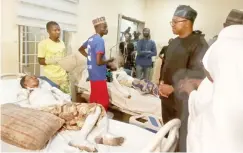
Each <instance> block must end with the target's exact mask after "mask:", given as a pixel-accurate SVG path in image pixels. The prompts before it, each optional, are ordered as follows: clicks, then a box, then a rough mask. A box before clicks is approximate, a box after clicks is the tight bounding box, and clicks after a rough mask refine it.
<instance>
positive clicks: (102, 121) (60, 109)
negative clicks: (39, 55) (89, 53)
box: [18, 76, 124, 152]
mask: <svg viewBox="0 0 243 153" xmlns="http://www.w3.org/2000/svg"><path fill="white" fill-rule="evenodd" d="M46 83H47V82H45V81H43V80H39V79H38V78H36V77H35V76H24V77H23V78H22V79H21V80H20V85H21V87H22V88H23V90H22V91H21V93H19V94H18V98H19V99H21V100H23V99H26V100H25V102H22V103H20V105H21V106H22V107H29V108H33V109H38V110H42V111H46V112H49V113H52V114H54V115H56V116H58V117H60V118H62V119H64V120H65V123H64V125H63V127H62V128H61V129H60V130H80V132H79V133H78V134H77V135H75V137H73V138H72V140H71V141H70V142H69V145H70V146H73V147H76V148H78V149H80V150H85V151H88V152H94V151H97V150H96V148H95V145H94V144H92V143H91V142H89V141H88V140H87V137H88V135H89V133H90V132H91V131H92V129H93V128H94V126H95V125H97V127H98V128H99V129H101V133H100V134H99V135H98V136H97V137H96V138H95V142H96V143H97V144H105V145H112V146H119V145H121V144H122V143H123V141H124V138H122V137H117V136H114V135H113V134H111V133H109V132H108V123H109V122H108V118H107V115H106V112H105V110H104V108H103V107H102V106H101V105H99V104H96V103H92V104H91V103H90V104H88V103H72V102H71V100H70V96H69V95H67V94H64V93H63V92H61V91H60V90H58V89H57V88H55V87H50V86H48V85H47V84H46Z"/></svg>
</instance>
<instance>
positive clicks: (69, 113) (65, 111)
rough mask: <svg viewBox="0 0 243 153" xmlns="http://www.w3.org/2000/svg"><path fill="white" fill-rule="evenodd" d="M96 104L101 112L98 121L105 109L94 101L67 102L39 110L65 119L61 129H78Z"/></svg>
mask: <svg viewBox="0 0 243 153" xmlns="http://www.w3.org/2000/svg"><path fill="white" fill-rule="evenodd" d="M97 106H99V107H101V109H102V113H101V115H100V117H99V119H98V121H100V120H101V119H102V118H103V117H104V116H105V115H106V111H105V109H104V108H103V107H102V106H101V105H99V104H96V103H68V104H64V105H56V106H52V107H46V108H43V109H41V110H42V111H45V112H49V113H51V114H54V115H56V116H58V117H60V118H61V119H64V120H65V123H64V125H63V127H62V128H61V131H62V130H80V129H81V128H82V127H83V125H84V122H85V120H86V118H87V116H88V115H89V114H90V113H94V111H95V108H96V107H97Z"/></svg>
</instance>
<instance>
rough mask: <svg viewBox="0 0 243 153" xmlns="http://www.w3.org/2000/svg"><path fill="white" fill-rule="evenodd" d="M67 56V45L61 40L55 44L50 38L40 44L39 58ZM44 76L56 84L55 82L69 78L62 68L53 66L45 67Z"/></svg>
mask: <svg viewBox="0 0 243 153" xmlns="http://www.w3.org/2000/svg"><path fill="white" fill-rule="evenodd" d="M65 56H66V50H65V44H64V43H63V41H61V40H60V41H59V42H54V41H52V40H51V39H49V38H48V39H45V40H43V41H41V42H40V43H39V44H38V57H39V58H45V59H52V58H53V59H55V58H63V57H65ZM44 75H45V76H46V77H47V78H49V79H51V80H52V81H54V82H55V80H65V79H66V78H67V73H66V71H65V70H64V69H63V68H61V66H59V65H52V64H50V65H45V66H44ZM55 83H56V82H55Z"/></svg>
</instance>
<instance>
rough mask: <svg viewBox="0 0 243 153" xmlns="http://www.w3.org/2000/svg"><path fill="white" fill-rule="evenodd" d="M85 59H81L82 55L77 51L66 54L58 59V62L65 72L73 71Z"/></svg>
mask: <svg viewBox="0 0 243 153" xmlns="http://www.w3.org/2000/svg"><path fill="white" fill-rule="evenodd" d="M84 63H85V60H83V58H82V55H81V54H80V53H79V52H76V53H74V54H71V55H68V56H66V57H64V58H63V59H61V60H60V61H58V64H59V65H60V66H61V67H62V68H63V69H64V70H66V71H67V72H71V71H73V70H74V69H75V68H76V67H77V66H80V65H83V64H84Z"/></svg>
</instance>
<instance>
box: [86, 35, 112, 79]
mask: <svg viewBox="0 0 243 153" xmlns="http://www.w3.org/2000/svg"><path fill="white" fill-rule="evenodd" d="M82 46H84V47H86V48H87V49H88V59H87V65H88V72H89V79H90V80H91V81H99V80H106V71H107V69H106V65H101V66H99V65H97V60H96V56H97V54H102V55H103V60H105V59H106V57H105V42H104V39H103V38H102V37H101V36H100V35H98V34H95V35H93V36H92V37H90V38H89V39H88V40H87V41H86V42H84V44H83V45H82Z"/></svg>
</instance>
